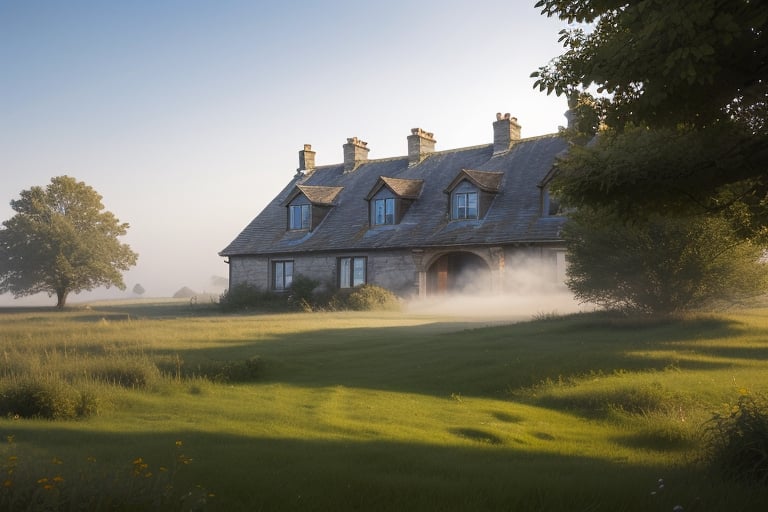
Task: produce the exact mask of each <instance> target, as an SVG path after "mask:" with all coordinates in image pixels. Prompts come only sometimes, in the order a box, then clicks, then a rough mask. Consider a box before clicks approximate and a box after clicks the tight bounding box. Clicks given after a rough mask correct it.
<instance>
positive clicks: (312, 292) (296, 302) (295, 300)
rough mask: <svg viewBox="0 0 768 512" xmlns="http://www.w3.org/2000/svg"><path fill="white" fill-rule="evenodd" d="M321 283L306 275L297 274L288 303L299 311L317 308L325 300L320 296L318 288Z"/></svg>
mask: <svg viewBox="0 0 768 512" xmlns="http://www.w3.org/2000/svg"><path fill="white" fill-rule="evenodd" d="M319 285H320V283H319V282H318V281H315V280H314V279H310V278H308V277H306V276H302V275H297V276H296V277H294V278H293V282H292V283H291V289H290V295H289V296H288V305H289V306H290V307H291V309H296V310H299V311H312V310H314V309H317V308H318V307H319V306H320V305H321V304H322V303H323V302H324V301H323V299H322V297H319V296H318V293H317V290H318V287H319Z"/></svg>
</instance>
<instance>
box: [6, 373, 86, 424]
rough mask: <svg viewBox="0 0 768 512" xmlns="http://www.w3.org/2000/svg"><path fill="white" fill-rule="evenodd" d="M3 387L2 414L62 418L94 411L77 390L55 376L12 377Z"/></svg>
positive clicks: (22, 416)
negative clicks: (80, 411)
mask: <svg viewBox="0 0 768 512" xmlns="http://www.w3.org/2000/svg"><path fill="white" fill-rule="evenodd" d="M1 386H2V388H1V389H0V414H2V415H4V416H12V417H16V416H17V417H20V418H44V419H51V420H59V419H72V418H75V417H77V413H78V410H82V411H86V410H90V406H87V404H84V403H83V397H81V396H79V393H78V392H77V391H76V390H75V389H73V388H72V387H71V386H70V385H69V384H67V383H66V382H65V381H63V380H60V379H56V378H55V377H39V376H28V377H22V378H11V379H7V380H6V381H5V382H3V383H2V385H1ZM86 400H87V401H90V400H89V399H87V398H86Z"/></svg>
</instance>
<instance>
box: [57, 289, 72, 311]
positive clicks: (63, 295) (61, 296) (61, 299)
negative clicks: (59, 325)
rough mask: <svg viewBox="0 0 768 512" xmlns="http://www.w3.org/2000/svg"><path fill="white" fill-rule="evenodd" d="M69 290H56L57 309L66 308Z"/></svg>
mask: <svg viewBox="0 0 768 512" xmlns="http://www.w3.org/2000/svg"><path fill="white" fill-rule="evenodd" d="M68 294H69V291H68V290H56V309H58V310H62V309H64V304H66V302H67V295H68Z"/></svg>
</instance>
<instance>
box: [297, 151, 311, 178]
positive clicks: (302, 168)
mask: <svg viewBox="0 0 768 512" xmlns="http://www.w3.org/2000/svg"><path fill="white" fill-rule="evenodd" d="M314 170H315V152H314V151H312V145H311V144H304V149H302V150H301V151H299V168H298V169H297V171H298V172H303V173H305V174H311V173H312V171H314Z"/></svg>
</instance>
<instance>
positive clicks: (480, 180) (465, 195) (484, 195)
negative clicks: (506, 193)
mask: <svg viewBox="0 0 768 512" xmlns="http://www.w3.org/2000/svg"><path fill="white" fill-rule="evenodd" d="M503 177H504V173H502V172H493V171H475V170H471V169H462V170H461V172H459V173H458V174H457V175H456V177H455V178H454V179H453V181H451V183H450V184H449V185H448V187H447V188H446V189H445V193H446V194H447V195H448V197H449V208H450V210H449V211H450V214H451V220H476V219H482V218H483V217H485V214H486V213H487V212H488V209H489V208H490V207H491V203H492V202H493V198H494V197H495V196H496V194H498V193H499V190H500V189H501V180H502V178H503Z"/></svg>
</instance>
